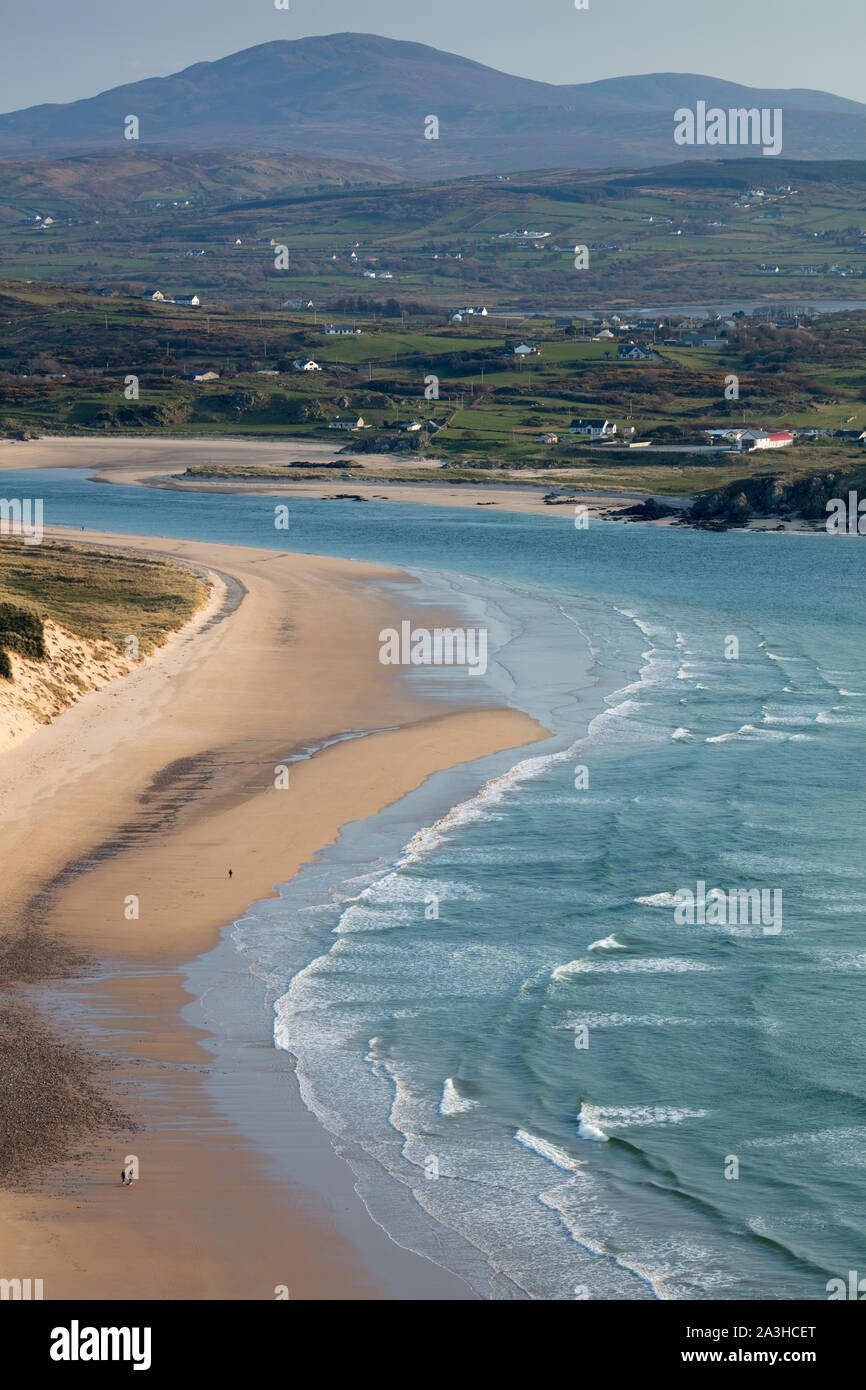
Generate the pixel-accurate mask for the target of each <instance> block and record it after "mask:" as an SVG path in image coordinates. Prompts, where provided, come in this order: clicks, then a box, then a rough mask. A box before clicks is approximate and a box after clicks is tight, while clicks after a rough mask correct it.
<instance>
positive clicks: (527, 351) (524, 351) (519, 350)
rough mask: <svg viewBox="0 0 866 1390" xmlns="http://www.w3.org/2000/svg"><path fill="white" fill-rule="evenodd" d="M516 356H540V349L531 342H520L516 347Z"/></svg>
mask: <svg viewBox="0 0 866 1390" xmlns="http://www.w3.org/2000/svg"><path fill="white" fill-rule="evenodd" d="M514 356H515V357H538V356H539V349H538V348H537V347H535V346H534V345H531V344H529V343H518V344H517V347H516V348H515V349H514Z"/></svg>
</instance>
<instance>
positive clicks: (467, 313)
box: [451, 304, 487, 323]
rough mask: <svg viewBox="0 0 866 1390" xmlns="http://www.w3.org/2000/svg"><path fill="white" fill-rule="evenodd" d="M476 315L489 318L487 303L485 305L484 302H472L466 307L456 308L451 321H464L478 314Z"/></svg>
mask: <svg viewBox="0 0 866 1390" xmlns="http://www.w3.org/2000/svg"><path fill="white" fill-rule="evenodd" d="M476 315H477V316H478V318H482V319H486V318H487V307H486V305H484V304H479V305H472V304H470V305H467V306H466V308H465V309H455V310H454V313H453V314H452V315H451V322H452V323H462V322H463V320H464V319H468V318H473V317H474V316H476Z"/></svg>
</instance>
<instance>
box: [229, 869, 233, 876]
mask: <svg viewBox="0 0 866 1390" xmlns="http://www.w3.org/2000/svg"><path fill="white" fill-rule="evenodd" d="M231 876H232V871H231V869H229V878H231Z"/></svg>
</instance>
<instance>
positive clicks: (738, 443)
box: [704, 428, 794, 450]
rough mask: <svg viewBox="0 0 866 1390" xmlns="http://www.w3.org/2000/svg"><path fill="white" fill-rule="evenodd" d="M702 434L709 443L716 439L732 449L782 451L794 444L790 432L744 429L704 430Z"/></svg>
mask: <svg viewBox="0 0 866 1390" xmlns="http://www.w3.org/2000/svg"><path fill="white" fill-rule="evenodd" d="M704 434H705V435H706V437H707V438H708V439H709V440H710V442H711V443H712V442H713V441H714V440H717V439H718V440H719V441H724V442H725V443H726V444H728V445H730V447H731V448H733V449H743V450H748V449H784V448H786V447H787V446H788V445H789V444H793V443H794V435H793V434H792V433H791V431H790V430H760V429H755V428H751V429H745V428H744V429H723V430H704Z"/></svg>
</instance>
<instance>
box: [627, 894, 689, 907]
mask: <svg viewBox="0 0 866 1390" xmlns="http://www.w3.org/2000/svg"><path fill="white" fill-rule="evenodd" d="M635 902H636V903H645V904H646V906H647V907H676V906H677V905H678V903H679V899H678V898H677V896H676V894H675V893H650V895H649V896H648V897H646V898H635Z"/></svg>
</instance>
